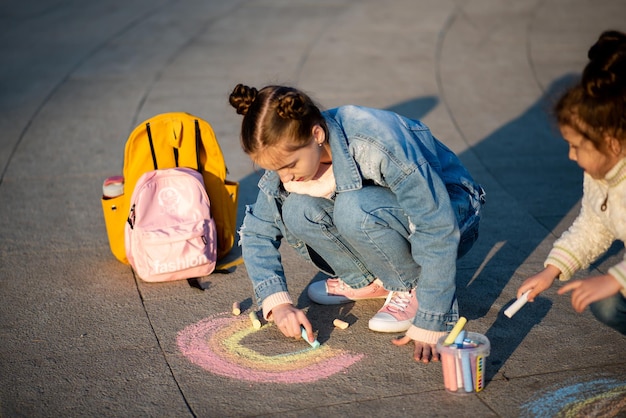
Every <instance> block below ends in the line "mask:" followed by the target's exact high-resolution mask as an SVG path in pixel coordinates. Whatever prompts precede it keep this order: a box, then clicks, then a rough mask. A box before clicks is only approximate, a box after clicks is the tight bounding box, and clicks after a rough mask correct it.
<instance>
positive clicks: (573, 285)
mask: <svg viewBox="0 0 626 418" xmlns="http://www.w3.org/2000/svg"><path fill="white" fill-rule="evenodd" d="M621 288H622V286H621V284H620V283H619V282H618V281H617V280H615V278H614V277H613V276H611V275H610V274H606V275H604V276H595V277H589V278H588V279H584V280H574V281H572V282H570V283H568V284H566V285H565V286H563V287H562V288H560V289H559V290H558V292H557V293H558V294H559V295H563V294H565V293H567V292H569V291H570V290H571V291H572V306H573V307H574V310H575V311H576V312H578V313H580V312H582V311H584V310H585V308H586V307H587V306H589V305H590V304H591V303H593V302H597V301H599V300H602V299H606V298H608V297H609V296H613V295H615V294H616V293H617V292H619V291H620V289H621Z"/></svg>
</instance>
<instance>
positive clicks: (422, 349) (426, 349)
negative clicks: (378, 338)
mask: <svg viewBox="0 0 626 418" xmlns="http://www.w3.org/2000/svg"><path fill="white" fill-rule="evenodd" d="M411 341H414V342H415V348H414V349H413V360H415V361H421V362H422V363H428V362H429V361H430V360H431V358H432V361H439V353H438V352H437V346H436V345H435V344H427V343H425V342H422V341H417V340H412V339H411V338H410V337H407V336H406V335H405V336H404V337H400V338H396V339H393V340H391V342H392V343H394V344H395V345H397V346H400V345H406V344H408V343H409V342H411Z"/></svg>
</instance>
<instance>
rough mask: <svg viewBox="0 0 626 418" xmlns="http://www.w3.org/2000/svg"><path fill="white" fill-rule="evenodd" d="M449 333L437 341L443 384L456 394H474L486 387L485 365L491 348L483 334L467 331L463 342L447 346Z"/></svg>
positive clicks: (447, 389)
mask: <svg viewBox="0 0 626 418" xmlns="http://www.w3.org/2000/svg"><path fill="white" fill-rule="evenodd" d="M446 338H447V335H444V336H443V337H441V338H439V341H437V351H438V352H439V356H440V359H441V367H442V371H443V384H444V386H445V388H446V391H448V392H450V393H454V394H459V395H460V394H468V395H469V394H473V393H476V392H480V391H481V390H483V388H484V387H485V367H486V365H487V357H488V356H489V352H490V349H491V345H490V344H489V339H488V338H487V337H486V336H484V335H483V334H479V333H476V332H467V333H466V335H465V339H464V340H463V343H462V344H451V345H448V346H445V345H444V344H443V342H444V341H445V339H446Z"/></svg>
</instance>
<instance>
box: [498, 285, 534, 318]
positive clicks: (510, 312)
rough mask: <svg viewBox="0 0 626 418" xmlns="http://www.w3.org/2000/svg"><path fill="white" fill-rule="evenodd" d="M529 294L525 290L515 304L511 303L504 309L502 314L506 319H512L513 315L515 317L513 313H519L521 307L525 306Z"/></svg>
mask: <svg viewBox="0 0 626 418" xmlns="http://www.w3.org/2000/svg"><path fill="white" fill-rule="evenodd" d="M529 293H530V290H527V291H525V292H524V293H522V296H520V297H519V298H518V299H517V300H516V301H515V302H513V303H512V304H511V306H509V307H508V308H507V309H506V311H504V314H505V315H506V316H507V317H509V318H512V317H513V315H515V313H516V312H517V311H519V310H520V309H521V308H522V306H524V305H525V304H526V302H528V294H529Z"/></svg>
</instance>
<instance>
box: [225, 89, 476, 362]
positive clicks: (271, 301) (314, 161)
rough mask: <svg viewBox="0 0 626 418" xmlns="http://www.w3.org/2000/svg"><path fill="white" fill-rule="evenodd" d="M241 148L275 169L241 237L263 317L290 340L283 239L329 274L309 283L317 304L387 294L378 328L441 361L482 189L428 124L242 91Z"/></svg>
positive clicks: (298, 315) (292, 320) (301, 319)
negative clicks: (459, 267) (439, 346)
mask: <svg viewBox="0 0 626 418" xmlns="http://www.w3.org/2000/svg"><path fill="white" fill-rule="evenodd" d="M230 104H231V105H232V106H233V107H234V108H235V109H236V110H237V113H239V114H241V115H243V121H242V125H241V141H242V147H243V149H244V151H245V152H246V153H247V154H248V155H249V156H250V158H251V159H252V160H253V161H254V163H255V164H256V165H258V166H260V167H261V168H264V169H265V170H266V172H265V174H264V175H263V177H262V178H261V180H260V181H259V185H258V186H259V194H258V197H257V200H256V202H255V204H253V205H250V206H249V207H247V208H246V214H245V218H244V221H243V225H242V228H241V231H240V236H241V245H242V254H243V259H244V262H245V265H246V269H247V271H248V275H249V276H250V279H251V281H252V285H253V289H254V293H255V297H256V300H257V303H258V304H259V305H260V306H261V307H262V310H263V315H264V317H265V318H266V319H268V320H272V321H274V322H275V323H276V325H277V326H278V328H279V329H280V331H281V332H282V333H283V334H284V335H285V336H287V337H294V338H298V337H299V336H300V335H301V327H303V328H304V329H305V330H306V334H307V337H308V339H309V341H313V340H314V337H313V330H312V328H311V324H310V322H309V321H308V319H307V317H306V315H305V314H304V312H303V311H302V310H300V309H297V308H296V307H294V305H293V301H292V299H291V297H290V296H289V293H288V291H287V282H286V279H285V274H284V270H283V266H282V264H281V257H280V254H279V251H278V248H279V246H280V243H281V242H282V240H285V241H286V242H287V243H288V244H289V245H290V246H291V247H293V248H294V249H295V250H296V251H297V252H298V253H299V254H300V255H301V256H302V257H304V258H305V259H306V260H308V261H310V262H312V263H313V264H314V265H315V266H316V267H318V268H319V269H320V270H321V271H323V272H325V273H326V274H328V275H329V276H330V277H331V278H329V279H327V280H324V281H318V282H314V283H311V284H310V285H309V287H308V295H309V297H310V299H311V300H313V301H314V302H317V303H320V304H339V303H347V302H351V301H355V300H361V299H372V298H380V299H386V302H385V304H384V305H383V307H382V308H381V309H380V311H379V312H378V313H377V314H376V315H374V317H373V318H372V319H371V320H370V321H369V327H370V329H372V330H374V331H379V332H406V335H405V336H404V337H402V338H399V339H396V340H394V343H395V344H396V345H404V344H407V343H409V342H410V341H412V340H413V341H415V346H414V353H413V357H414V358H415V360H417V361H423V362H428V361H430V360H431V358H432V360H438V359H439V356H438V354H437V353H436V351H435V346H436V342H437V339H438V338H439V337H440V336H442V335H445V334H446V332H448V331H450V330H451V328H452V327H453V326H454V324H455V322H456V321H457V319H458V308H457V301H456V297H455V291H456V287H455V275H456V259H457V257H460V256H462V255H463V254H465V253H466V252H467V251H468V250H469V249H470V247H471V246H472V245H473V243H474V241H475V240H476V238H477V236H478V224H479V220H480V210H481V205H482V202H483V195H484V192H483V191H482V189H481V187H480V186H479V185H478V184H476V183H475V182H474V180H473V179H472V177H471V176H470V174H469V173H468V172H467V170H466V169H465V167H463V165H462V164H461V162H460V161H459V159H458V158H457V156H456V155H454V154H453V153H452V151H450V150H449V149H448V148H447V147H445V146H444V145H443V144H442V143H440V142H439V141H437V140H436V139H435V138H434V137H433V136H432V135H431V133H430V131H429V129H428V128H427V127H426V126H425V125H424V124H422V123H421V122H419V121H416V120H411V119H407V118H405V117H402V116H400V115H398V114H395V113H392V112H389V111H384V110H376V109H369V108H364V107H358V106H343V107H339V108H336V109H331V110H327V111H321V110H320V109H319V107H318V106H317V105H316V104H315V103H314V102H313V101H312V100H311V98H310V97H309V96H308V95H306V94H305V93H303V92H301V91H300V90H297V89H295V88H291V87H284V86H267V87H264V88H263V89H261V90H257V89H255V88H253V87H248V86H244V85H242V84H239V85H237V86H236V87H235V88H234V90H233V92H232V93H231V95H230Z"/></svg>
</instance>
